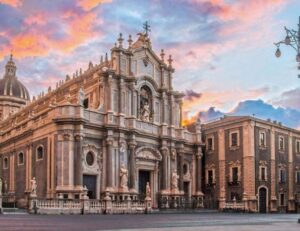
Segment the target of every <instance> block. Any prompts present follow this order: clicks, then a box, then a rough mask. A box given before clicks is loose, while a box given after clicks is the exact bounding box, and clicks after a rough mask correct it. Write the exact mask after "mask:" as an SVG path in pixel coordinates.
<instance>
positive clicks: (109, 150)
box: [106, 137, 113, 191]
mask: <svg viewBox="0 0 300 231" xmlns="http://www.w3.org/2000/svg"><path fill="white" fill-rule="evenodd" d="M106 155H107V156H106V163H107V164H106V191H111V190H112V189H113V174H112V170H113V166H112V165H113V160H112V158H113V138H112V137H109V138H107V139H106Z"/></svg>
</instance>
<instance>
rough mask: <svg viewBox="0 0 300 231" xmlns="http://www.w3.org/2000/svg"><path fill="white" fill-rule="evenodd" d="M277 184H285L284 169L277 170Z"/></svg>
mask: <svg viewBox="0 0 300 231" xmlns="http://www.w3.org/2000/svg"><path fill="white" fill-rule="evenodd" d="M279 182H280V183H285V182H286V172H285V169H280V170H279Z"/></svg>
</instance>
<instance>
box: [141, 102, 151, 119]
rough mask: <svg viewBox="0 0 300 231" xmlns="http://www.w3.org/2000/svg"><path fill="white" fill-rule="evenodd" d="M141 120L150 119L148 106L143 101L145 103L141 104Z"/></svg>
mask: <svg viewBox="0 0 300 231" xmlns="http://www.w3.org/2000/svg"><path fill="white" fill-rule="evenodd" d="M142 120H143V121H147V122H149V121H150V108H149V104H148V103H147V102H145V104H144V105H143V110H142Z"/></svg>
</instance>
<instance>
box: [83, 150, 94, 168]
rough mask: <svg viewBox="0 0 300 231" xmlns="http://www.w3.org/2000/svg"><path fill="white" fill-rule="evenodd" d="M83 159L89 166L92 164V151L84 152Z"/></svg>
mask: <svg viewBox="0 0 300 231" xmlns="http://www.w3.org/2000/svg"><path fill="white" fill-rule="evenodd" d="M85 160H86V163H87V164H88V165H89V166H92V165H93V164H94V155H93V153H91V152H88V153H87V154H86V157H85Z"/></svg>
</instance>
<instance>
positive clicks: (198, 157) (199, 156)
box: [196, 152, 203, 160]
mask: <svg viewBox="0 0 300 231" xmlns="http://www.w3.org/2000/svg"><path fill="white" fill-rule="evenodd" d="M202 157H203V153H202V152H201V153H197V154H196V158H197V159H198V160H199V159H202Z"/></svg>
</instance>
